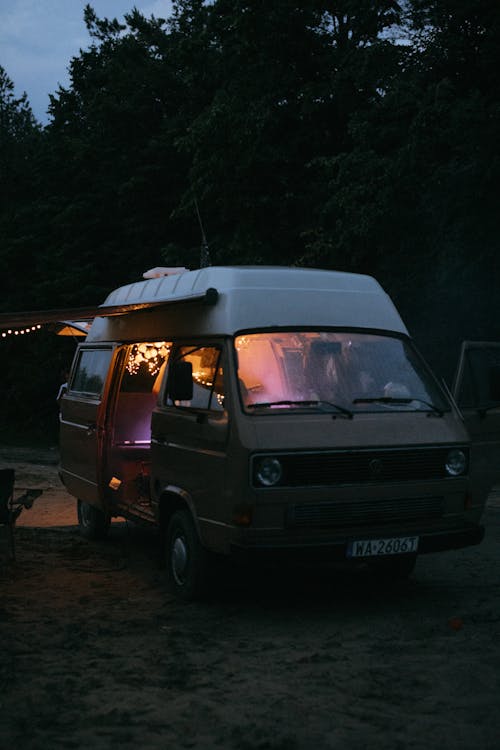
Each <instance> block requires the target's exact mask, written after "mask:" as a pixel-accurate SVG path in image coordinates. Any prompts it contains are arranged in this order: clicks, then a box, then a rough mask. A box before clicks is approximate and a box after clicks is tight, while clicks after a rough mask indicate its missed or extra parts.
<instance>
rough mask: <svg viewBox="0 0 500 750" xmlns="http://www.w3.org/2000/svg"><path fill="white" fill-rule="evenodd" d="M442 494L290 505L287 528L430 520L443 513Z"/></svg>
mask: <svg viewBox="0 0 500 750" xmlns="http://www.w3.org/2000/svg"><path fill="white" fill-rule="evenodd" d="M443 508H444V500H443V498H442V497H418V498H403V499H401V498H396V499H389V500H387V499H385V500H356V501H349V502H345V501H341V502H324V503H308V504H305V503H304V504H297V505H290V506H289V507H288V510H287V519H286V521H287V526H288V527H291V526H293V527H304V526H306V527H310V526H321V527H327V526H336V527H339V528H340V527H343V526H369V525H374V524H376V525H378V524H389V523H398V522H401V521H403V522H412V521H420V520H423V519H425V520H426V521H430V520H433V519H436V518H440V517H441V516H442V515H443Z"/></svg>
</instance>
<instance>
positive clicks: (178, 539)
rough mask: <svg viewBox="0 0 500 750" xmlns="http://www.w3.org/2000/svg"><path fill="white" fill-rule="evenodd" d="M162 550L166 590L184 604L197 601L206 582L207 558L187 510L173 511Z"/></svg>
mask: <svg viewBox="0 0 500 750" xmlns="http://www.w3.org/2000/svg"><path fill="white" fill-rule="evenodd" d="M165 551H166V558H167V559H166V563H167V583H168V587H169V589H170V590H171V591H172V593H174V594H175V595H176V596H178V597H179V598H181V599H184V601H191V600H193V599H196V598H198V597H199V596H200V595H201V593H202V591H204V589H205V586H206V583H207V579H208V572H209V570H208V569H209V555H208V552H207V551H206V550H205V548H204V547H203V546H202V544H201V542H200V539H199V537H198V533H197V531H196V528H195V525H194V523H193V519H192V518H191V514H190V513H189V512H188V511H186V510H177V511H175V513H174V514H173V515H172V518H171V519H170V522H169V524H168V528H167V536H166V550H165Z"/></svg>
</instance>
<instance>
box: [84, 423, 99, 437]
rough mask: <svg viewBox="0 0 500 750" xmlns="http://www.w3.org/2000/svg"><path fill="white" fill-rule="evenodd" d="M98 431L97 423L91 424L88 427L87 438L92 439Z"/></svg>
mask: <svg viewBox="0 0 500 750" xmlns="http://www.w3.org/2000/svg"><path fill="white" fill-rule="evenodd" d="M96 430H97V425H96V424H95V423H93V424H89V425H88V427H87V431H86V435H87V437H92V435H95V433H96Z"/></svg>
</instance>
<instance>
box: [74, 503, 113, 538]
mask: <svg viewBox="0 0 500 750" xmlns="http://www.w3.org/2000/svg"><path fill="white" fill-rule="evenodd" d="M77 512H78V525H79V527H80V534H81V535H82V536H84V537H85V538H86V539H104V538H105V537H106V536H107V533H108V530H109V524H110V522H111V519H110V517H109V516H108V515H107V514H106V513H104V512H103V511H102V510H101V509H100V508H96V507H95V506H94V505H90V503H86V502H84V501H83V500H77Z"/></svg>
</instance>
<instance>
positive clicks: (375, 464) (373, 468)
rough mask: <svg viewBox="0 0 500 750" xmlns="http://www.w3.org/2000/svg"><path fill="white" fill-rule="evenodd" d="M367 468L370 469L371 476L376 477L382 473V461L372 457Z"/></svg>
mask: <svg viewBox="0 0 500 750" xmlns="http://www.w3.org/2000/svg"><path fill="white" fill-rule="evenodd" d="M368 468H369V469H370V474H371V475H372V477H378V476H380V474H382V468H383V464H382V461H381V460H380V459H379V458H373V459H372V460H371V461H370V463H369V464H368Z"/></svg>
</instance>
